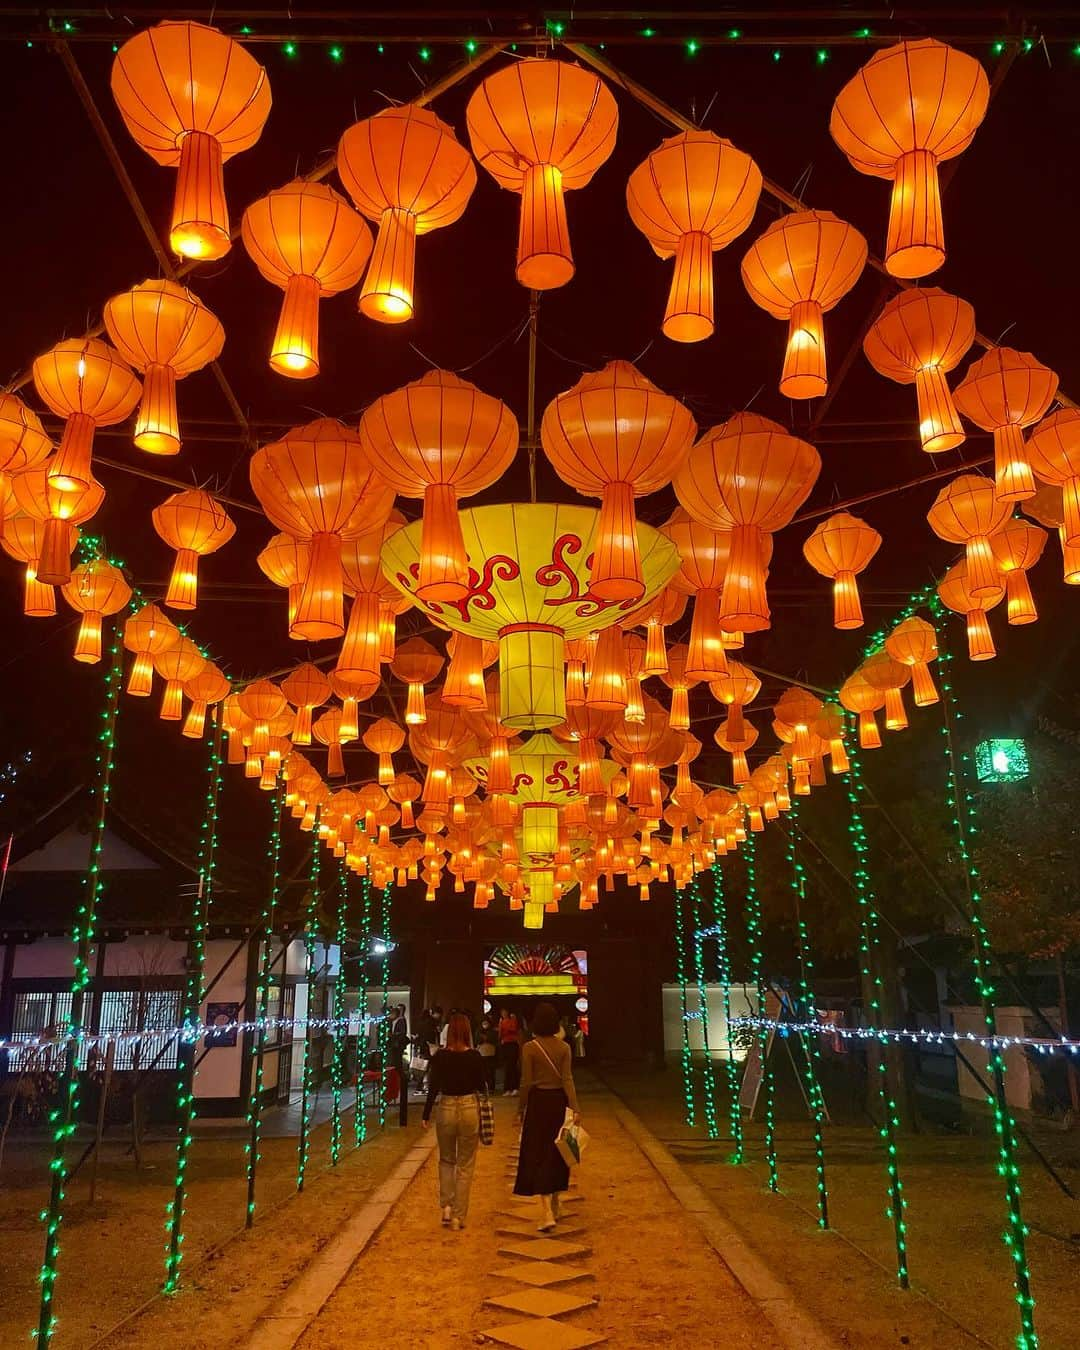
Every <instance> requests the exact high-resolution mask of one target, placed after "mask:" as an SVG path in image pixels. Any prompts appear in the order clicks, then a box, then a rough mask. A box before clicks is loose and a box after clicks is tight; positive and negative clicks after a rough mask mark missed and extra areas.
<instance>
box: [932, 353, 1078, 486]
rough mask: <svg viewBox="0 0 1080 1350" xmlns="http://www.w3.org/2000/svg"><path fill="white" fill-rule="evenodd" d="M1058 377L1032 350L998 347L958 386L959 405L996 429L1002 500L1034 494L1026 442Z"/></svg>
mask: <svg viewBox="0 0 1080 1350" xmlns="http://www.w3.org/2000/svg"><path fill="white" fill-rule="evenodd" d="M1057 387H1058V377H1057V376H1056V375H1055V374H1054V372H1053V371H1052V370H1050V369H1048V368H1047V367H1046V366H1044V365H1043V364H1042V362H1041V361H1037V360H1036V359H1035V357H1034V356H1032V355H1031V353H1030V352H1017V351H1013V349H1012V348H1011V347H994V348H993V349H992V350H991V351H988V352H987V353H986V355H985V356H982V357H980V358H979V360H978V361H973V362H972V363H971V365H970V366H968V368H967V371H966V373H965V375H964V378H963V379H962V380H961V381H960V383H959V384H958V385H957V386H956V389H955V390H954V391H953V397H954V398H955V399H956V406H957V407H958V408H959V409H960V411H961V412H962V413H963V414H964V416H965V417H967V418H968V419H969V420H970V421H972V422H974V423H975V425H976V426H977V427H982V429H983V431H992V432H993V433H994V487H995V490H996V492H997V495H998V497H999V499H1000V500H1001V501H1003V502H1019V501H1024V500H1025V499H1026V498H1028V497H1032V496H1034V495H1035V478H1034V476H1033V474H1032V472H1031V464H1030V463H1029V461H1028V452H1027V447H1026V445H1025V444H1024V432H1023V428H1024V427H1030V426H1033V425H1034V424H1035V423H1036V422H1038V421H1039V419H1040V418H1041V417H1042V416H1043V414H1044V413H1045V412H1046V411H1047V409H1048V408H1049V407H1050V404H1051V403H1053V401H1054V396H1055V395H1056V394H1057Z"/></svg>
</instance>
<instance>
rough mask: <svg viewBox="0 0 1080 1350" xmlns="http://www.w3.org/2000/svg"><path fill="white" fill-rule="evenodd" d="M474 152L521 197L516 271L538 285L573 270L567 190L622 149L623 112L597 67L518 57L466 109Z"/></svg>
mask: <svg viewBox="0 0 1080 1350" xmlns="http://www.w3.org/2000/svg"><path fill="white" fill-rule="evenodd" d="M465 117H466V122H467V123H468V128H469V141H470V143H471V145H472V149H473V154H474V155H475V156H476V158H477V159H478V160H479V162H480V163H481V164H482V165H483V167H484V168H485V169H487V171H488V173H490V174H491V176H492V178H494V179H495V181H496V182H497V183H498V184H499V185H500V186H501V187H504V188H509V189H510V191H511V192H517V193H520V195H521V214H520V217H519V222H520V223H519V227H518V247H517V268H516V276H517V279H518V281H520V282H521V284H522V285H523V286H528V287H529V288H530V289H531V290H535V291H547V290H551V289H552V288H553V287H556V286H565V285H566V283H567V282H568V281H569V280H570V278H571V277H572V276H573V275H574V258H573V254H572V253H571V251H570V234H569V230H568V228H567V224H566V202H565V199H564V196H563V194H564V193H565V192H566V191H567V190H568V189H570V188H583V187H585V185H586V184H587V183H588V182H589V180H590V179H591V178H592V176H593V174H594V173H595V172H596V171H597V169H598V168H599V167H600V165H601V164H603V162H604V161H605V160H606V159H607V157H608V155H610V154H611V152H612V150H613V149H614V147H615V133H616V131H617V129H618V125H619V109H618V106H617V105H616V103H615V99H614V96H613V95H612V93H611V90H610V89H609V88H608V87H607V85H606V84H604V83H603V81H602V80H600V79H599V77H598V76H596V75H594V74H593V73H592V71H589V70H583V69H582V68H581V67H580V66H573V65H569V64H568V63H566V62H565V61H551V60H524V61H514V62H513V63H512V64H510V65H508V66H504V67H503V68H502V70H497V71H496V72H495V73H494V74H493V75H488V76H487V78H486V79H485V80H484V81H483V83H482V84H481V85H480V87H479V88H478V89H477V90H476V92H475V93H474V94H473V96H472V97H471V98H470V99H469V105H468V108H467V109H466V113H465Z"/></svg>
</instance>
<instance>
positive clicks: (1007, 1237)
mask: <svg viewBox="0 0 1080 1350" xmlns="http://www.w3.org/2000/svg"><path fill="white" fill-rule="evenodd" d="M935 599H936V597H935ZM931 610H932V613H933V615H934V618H935V620H940V619H942V618H943V617H944V614H943V609H942V606H941V605H940V602H939V603H937V604H932V605H931ZM952 660H953V656H952V653H951V652H949V651H948V650H947V649H946V648H945V646H944V644H943V643H942V640H941V635H940V629H939V634H938V666H939V671H940V674H939V679H938V682H939V684H940V687H941V709H942V721H943V726H942V733H943V735H944V738H945V762H946V799H947V802H948V806H949V809H950V811H951V812H952V816H953V827H954V829H955V830H956V841H957V846H958V849H959V853H960V860H961V862H962V864H963V868H964V880H965V885H966V888H967V895H968V908H969V915H968V917H969V919H970V920H971V934H972V966H973V971H974V976H975V987H976V989H977V990H978V994H979V1001H980V1003H981V1004H982V1012H983V1022H984V1024H985V1027H986V1034H987V1036H996V1035H997V1008H996V1001H995V997H994V995H995V989H994V983H993V976H992V974H991V964H992V961H993V949H992V947H991V944H990V934H989V933H988V932H987V929H986V923H985V920H984V918H983V912H982V891H981V886H980V880H979V869H978V867H977V865H976V863H975V859H974V857H973V856H972V851H971V840H972V839H973V838H974V837H975V835H976V834H977V833H978V830H977V826H976V823H975V795H974V793H973V792H972V791H971V789H970V787H969V786H968V783H969V781H970V774H971V762H970V756H969V755H968V754H967V753H966V752H965V751H962V750H959V749H958V747H957V744H956V740H957V738H956V736H955V735H954V725H955V723H957V722H959V721H961V720H962V717H963V714H962V713H961V712H960V710H959V708H958V707H957V705H956V696H955V694H954V692H953V686H952V680H951V679H950V676H949V666H950V664H951V662H952ZM989 1061H990V1072H991V1077H992V1079H993V1083H994V1092H993V1095H992V1096H990V1097H988V1098H987V1102H988V1104H989V1105H990V1106H991V1107H992V1108H993V1112H994V1128H995V1131H996V1133H997V1140H998V1164H997V1171H998V1175H999V1176H1000V1177H1001V1179H1002V1182H1003V1183H1004V1188H1005V1208H1006V1213H1007V1218H1008V1227H1007V1229H1006V1231H1005V1233H1004V1234H1003V1235H1002V1237H1003V1240H1004V1243H1005V1246H1006V1247H1007V1248H1008V1250H1009V1255H1010V1256H1011V1258H1012V1263H1013V1290H1014V1293H1015V1297H1016V1305H1017V1309H1018V1312H1019V1315H1020V1332H1019V1335H1018V1336H1017V1337H1016V1345H1017V1347H1018V1350H1035V1348H1036V1347H1037V1346H1038V1344H1039V1338H1038V1335H1037V1334H1036V1331H1035V1300H1034V1298H1033V1297H1032V1295H1031V1271H1030V1269H1029V1267H1028V1263H1027V1236H1028V1228H1027V1225H1026V1224H1025V1223H1024V1215H1023V1209H1022V1205H1021V1197H1020V1164H1019V1161H1018V1156H1017V1143H1016V1122H1015V1120H1014V1119H1013V1114H1012V1111H1011V1110H1010V1109H1009V1102H1008V1098H1007V1096H1006V1094H1005V1057H1004V1055H1003V1054H1002V1052H1001V1049H1000V1048H999V1047H997V1046H995V1047H994V1048H993V1049H992V1050H991V1051H990V1052H989Z"/></svg>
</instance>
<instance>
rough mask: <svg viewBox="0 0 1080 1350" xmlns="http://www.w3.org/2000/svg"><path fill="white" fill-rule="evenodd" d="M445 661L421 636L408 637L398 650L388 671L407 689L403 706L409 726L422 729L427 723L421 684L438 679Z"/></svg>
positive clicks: (422, 685)
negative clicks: (406, 696)
mask: <svg viewBox="0 0 1080 1350" xmlns="http://www.w3.org/2000/svg"><path fill="white" fill-rule="evenodd" d="M445 660H446V658H445V657H444V656H443V655H442V653H441V652H437V651H436V650H435V648H434V647H433V646H432V645H431V643H430V642H425V641H424V639H423V638H421V637H413V638H410V639H409V640H408V642H403V643H402V644H401V646H400V647H398V649H397V652H396V654H395V656H394V659H393V661H391V663H390V669H391V671H392V672H393V673H394V674H395V675H396V676H397V678H398V679H399V680H402V681H403V682H404V683H405V684H407V685H408V686H409V693H408V698H407V700H406V703H405V721H406V722H407V723H408V725H409V726H422V725H423V724H424V722H425V721H426V720H427V711H426V705H425V702H424V685H425V684H430V683H431V682H432V680H434V679H437V678H438V674H439V671H440V670H442V668H443V665H444V664H445ZM440 706H442V701H441V699H440Z"/></svg>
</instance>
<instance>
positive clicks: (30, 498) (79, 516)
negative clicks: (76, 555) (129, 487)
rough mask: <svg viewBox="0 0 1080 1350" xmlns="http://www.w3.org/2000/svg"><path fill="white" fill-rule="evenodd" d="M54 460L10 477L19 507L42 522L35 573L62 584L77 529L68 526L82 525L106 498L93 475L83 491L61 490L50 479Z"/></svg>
mask: <svg viewBox="0 0 1080 1350" xmlns="http://www.w3.org/2000/svg"><path fill="white" fill-rule="evenodd" d="M52 465H53V461H52V460H46V461H45V463H44V464H43V465H41V467H40V468H37V469H27V470H26V471H25V472H23V473H20V474H17V475H16V476H15V478H14V479H13V480H12V491H13V493H14V496H15V501H16V503H17V505H18V507H19V509H20V510H21V511H23V512H25V514H26V515H28V516H34V517H35V518H36V519H38V520H40V521H41V522H42V523H43V526H44V528H43V529H42V533H41V553H40V554H39V556H38V559H37V569H36V571H37V577H38V579H39V580H40V581H43V582H46V583H48V584H49V585H53V586H63V585H66V584H67V582H68V581H69V580H70V578H71V550H72V548H73V547H74V545H75V542H76V541H77V539H78V532H77V531H73V530H72V529H71V526H73V525H84V524H85V523H86V522H87V521H88V520H90V519H91V518H92V517H93V516H94V515H96V514H97V511H98V509H99V508H100V506H101V503H102V502H103V501H104V500H105V489H104V488H103V487H102V486H101V484H100V483H99V482H98V481H97V480H96V479H95V478H93V477H91V479H90V482H89V483H88V485H87V486H86V488H85V490H84V491H82V492H61V491H60V490H59V489H58V488H57V487H56V485H55V484H54V483H53V482H52V481H51V480H50V479H49V471H50V469H51V468H52Z"/></svg>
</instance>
